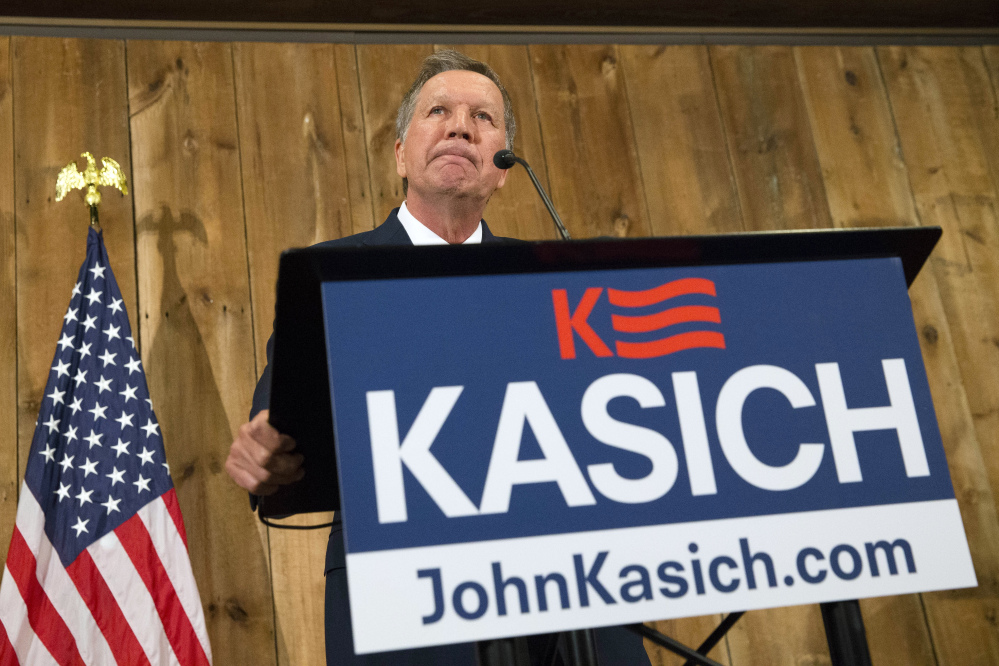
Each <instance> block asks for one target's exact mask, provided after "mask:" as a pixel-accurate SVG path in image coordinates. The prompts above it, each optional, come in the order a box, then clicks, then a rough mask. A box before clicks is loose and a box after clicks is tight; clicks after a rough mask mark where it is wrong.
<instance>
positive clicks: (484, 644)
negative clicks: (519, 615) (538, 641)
mask: <svg viewBox="0 0 999 666" xmlns="http://www.w3.org/2000/svg"><path fill="white" fill-rule="evenodd" d="M477 652H478V657H479V666H531V657H530V655H529V654H528V651H527V639H526V638H523V637H521V638H500V639H497V640H494V641H479V642H478V644H477Z"/></svg>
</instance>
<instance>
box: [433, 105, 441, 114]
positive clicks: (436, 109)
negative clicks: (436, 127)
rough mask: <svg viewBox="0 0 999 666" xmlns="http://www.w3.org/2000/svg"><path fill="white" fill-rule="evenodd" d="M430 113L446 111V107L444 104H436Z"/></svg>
mask: <svg viewBox="0 0 999 666" xmlns="http://www.w3.org/2000/svg"><path fill="white" fill-rule="evenodd" d="M430 113H431V114H434V113H444V107H443V106H435V107H434V108H432V109H430Z"/></svg>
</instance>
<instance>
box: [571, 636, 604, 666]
mask: <svg viewBox="0 0 999 666" xmlns="http://www.w3.org/2000/svg"><path fill="white" fill-rule="evenodd" d="M565 647H566V653H567V654H566V658H567V660H568V664H567V666H597V664H598V661H597V642H596V638H595V637H594V635H593V630H592V629H579V630H577V631H567V632H565Z"/></svg>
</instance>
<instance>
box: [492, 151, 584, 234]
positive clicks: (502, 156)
mask: <svg viewBox="0 0 999 666" xmlns="http://www.w3.org/2000/svg"><path fill="white" fill-rule="evenodd" d="M514 162H517V163H519V164H522V165H524V168H525V169H527V175H528V176H530V177H531V182H532V183H534V189H536V190H537V191H538V194H539V195H541V200H542V201H543V202H544V204H545V208H547V209H548V213H549V215H551V216H552V219H553V220H555V228H557V229H558V232H559V234H561V235H562V240H570V239H571V236H569V230H568V229H566V228H565V225H564V224H562V218H560V217H559V216H558V213H556V212H555V206H554V204H552V200H551V199H549V198H548V194H547V193H545V188H543V187H541V181H539V180H538V177H537V176H535V175H534V169H532V168H531V165H530V164H528V163H527V162H526V161H524V160H523V159H521V158H519V157H517V156H516V155H514V153H513V151H512V150H509V149H507V150H500V151H498V152H497V153H496V154H495V155H493V164H495V165H496V167H497V168H499V169H509V168H510V167H512V166H513V165H514Z"/></svg>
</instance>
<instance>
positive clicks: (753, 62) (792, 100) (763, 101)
mask: <svg viewBox="0 0 999 666" xmlns="http://www.w3.org/2000/svg"><path fill="white" fill-rule="evenodd" d="M710 53H711V62H712V66H713V69H714V73H715V86H716V89H717V91H718V98H719V102H720V106H721V113H722V119H723V121H724V124H725V131H726V134H727V137H728V144H729V154H730V156H731V159H732V165H733V170H734V172H735V180H736V183H737V186H738V189H739V201H740V202H741V207H742V215H743V224H744V226H745V228H746V229H747V230H754V231H764V230H770V229H807V228H825V227H828V226H829V225H830V223H831V220H830V217H829V210H828V207H827V205H826V197H825V190H824V188H823V186H822V175H821V170H820V168H819V163H818V159H817V158H816V155H815V147H814V145H813V143H812V136H811V131H810V128H809V124H808V116H807V113H806V110H805V103H804V99H803V98H802V93H801V88H800V87H799V85H798V77H797V72H796V68H795V63H794V54H793V52H792V50H791V48H790V47H781V46H752V47H750V46H713V47H711V50H710Z"/></svg>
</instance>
